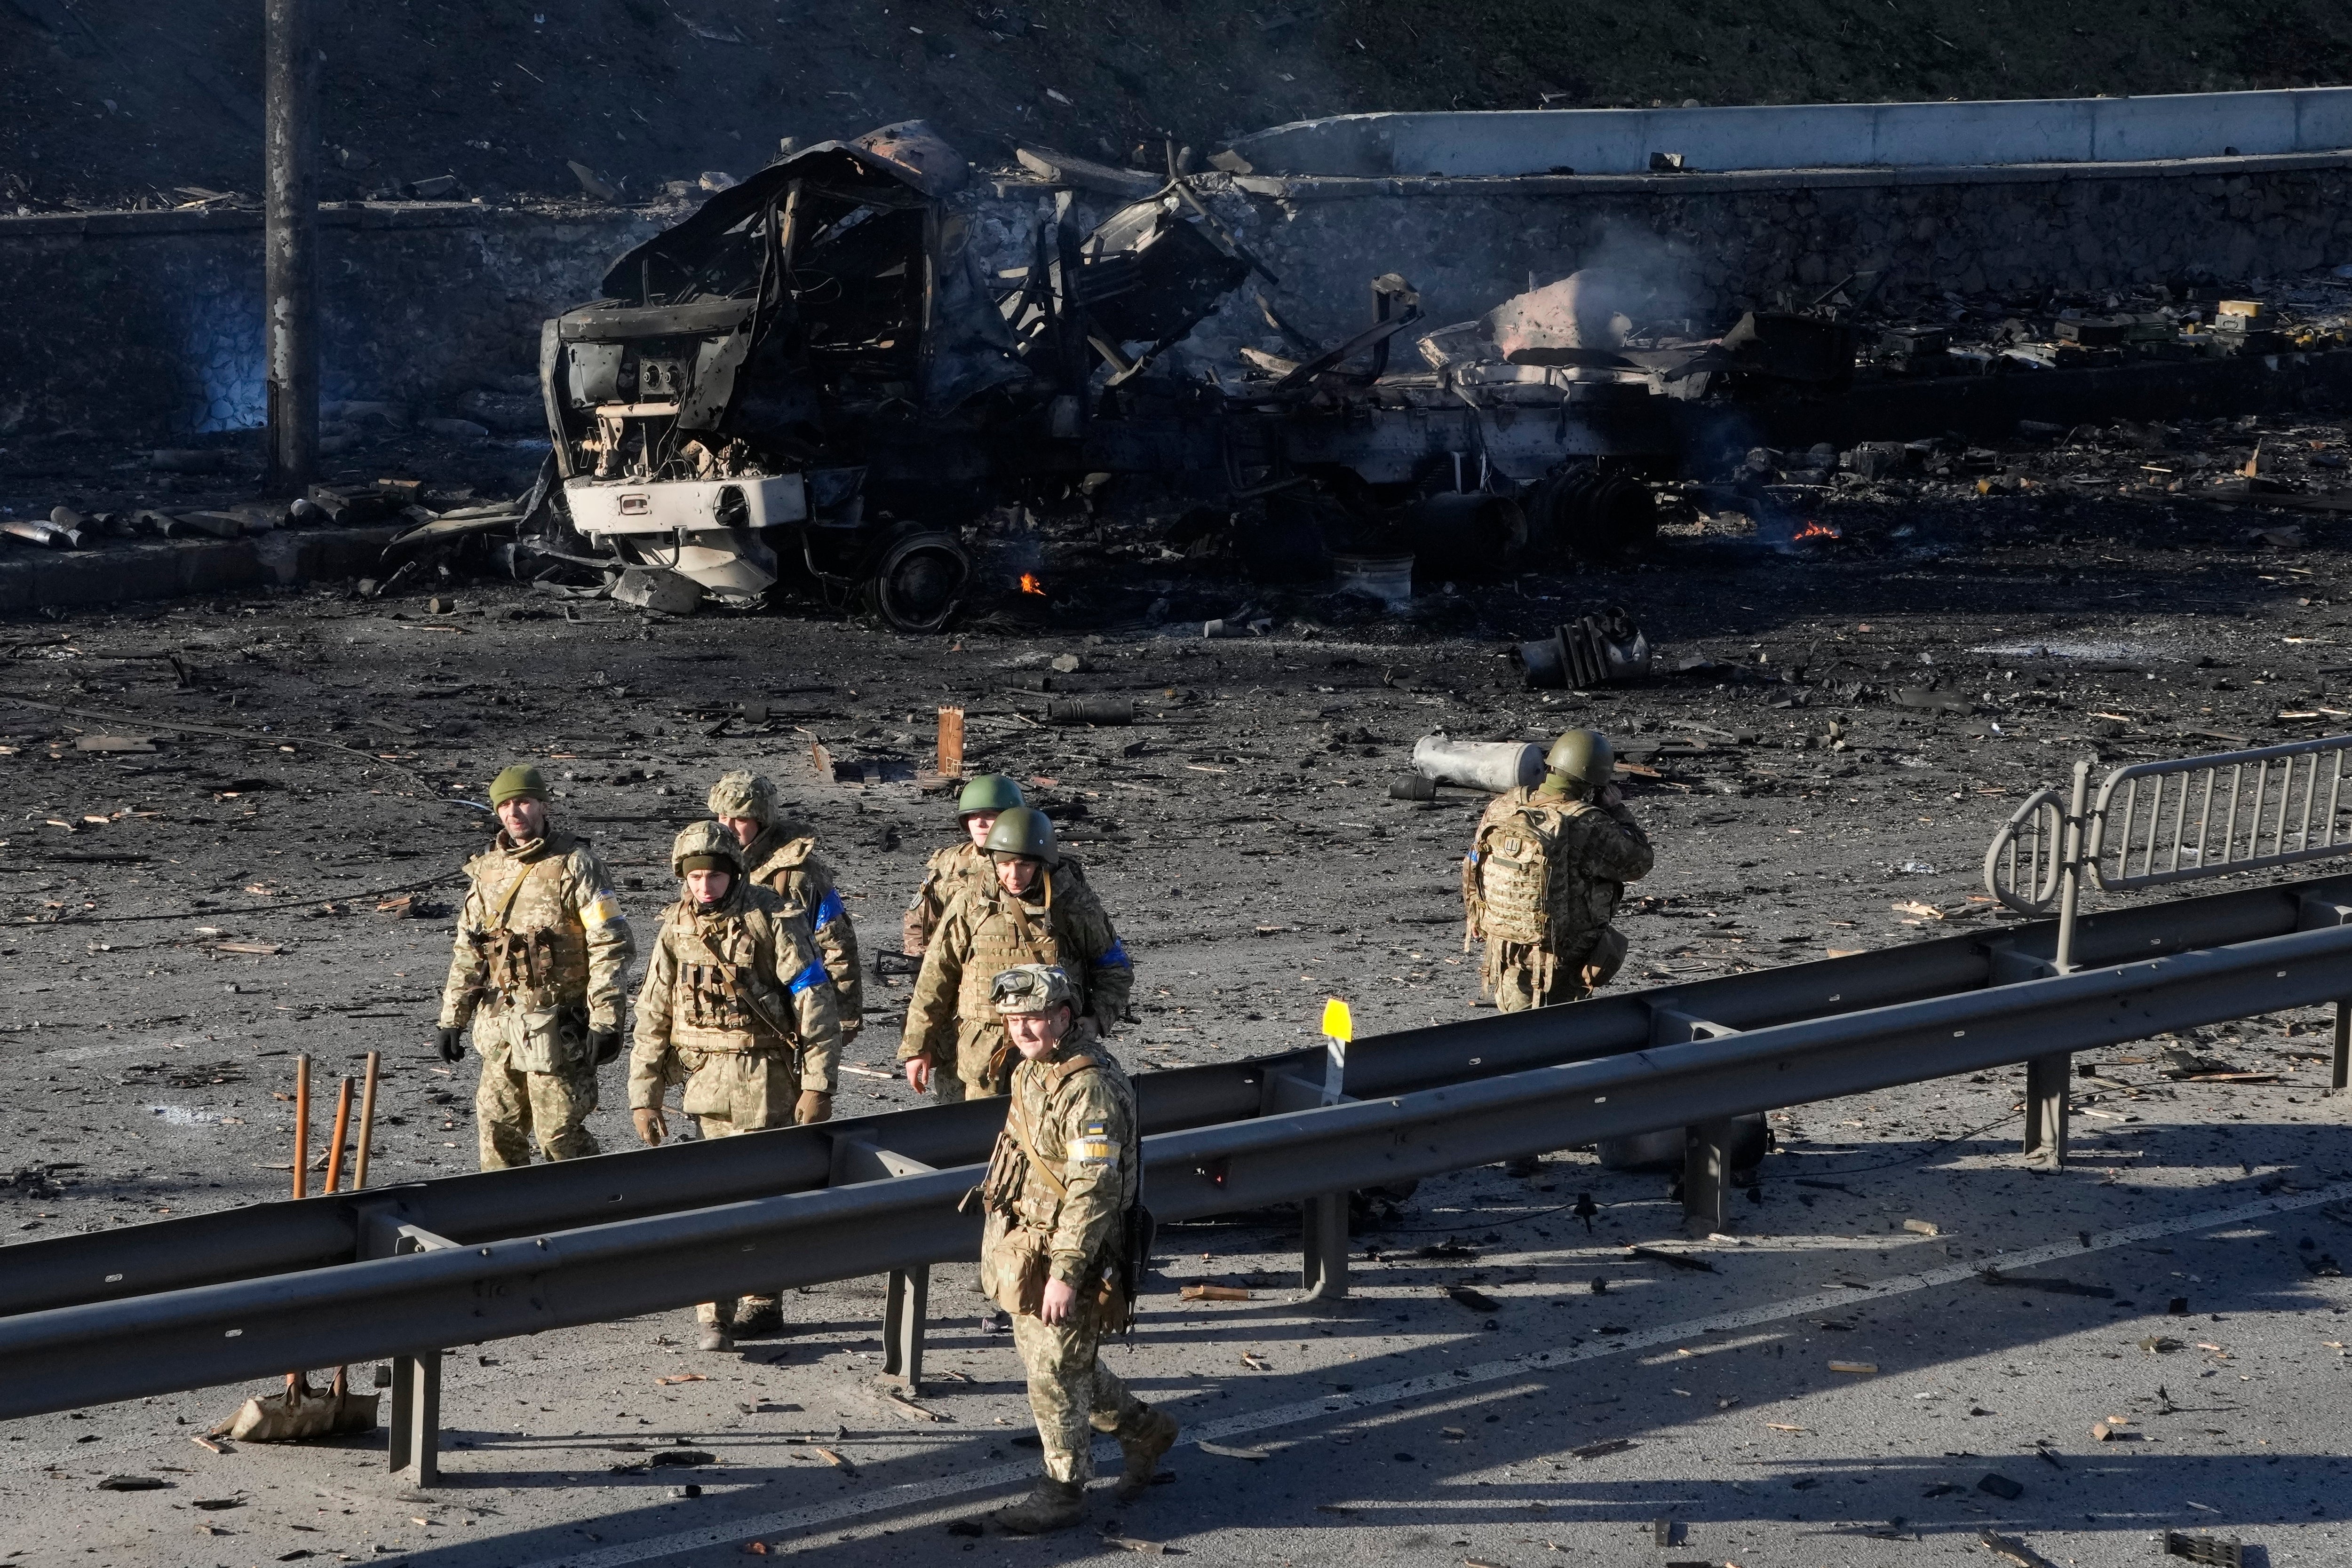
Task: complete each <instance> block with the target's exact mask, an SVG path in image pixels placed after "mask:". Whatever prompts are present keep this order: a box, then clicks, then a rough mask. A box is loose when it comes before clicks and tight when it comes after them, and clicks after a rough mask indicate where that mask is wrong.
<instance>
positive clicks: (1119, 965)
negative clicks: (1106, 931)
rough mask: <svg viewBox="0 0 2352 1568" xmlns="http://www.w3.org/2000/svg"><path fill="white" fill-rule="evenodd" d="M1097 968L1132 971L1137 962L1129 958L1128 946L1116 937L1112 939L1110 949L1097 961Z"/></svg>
mask: <svg viewBox="0 0 2352 1568" xmlns="http://www.w3.org/2000/svg"><path fill="white" fill-rule="evenodd" d="M1095 967H1097V969H1132V968H1134V967H1135V960H1134V959H1132V958H1130V957H1129V956H1127V944H1126V943H1125V942H1124V941H1121V940H1120V939H1119V938H1118V937H1116V936H1114V937H1112V938H1111V943H1110V946H1109V947H1108V948H1107V949H1105V950H1104V952H1103V956H1101V957H1099V958H1097V959H1096V960H1095Z"/></svg>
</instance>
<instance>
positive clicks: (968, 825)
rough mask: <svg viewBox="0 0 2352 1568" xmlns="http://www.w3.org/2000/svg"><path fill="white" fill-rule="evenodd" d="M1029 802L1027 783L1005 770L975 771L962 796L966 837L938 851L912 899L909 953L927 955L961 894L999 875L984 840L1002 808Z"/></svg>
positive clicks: (960, 814) (959, 817) (959, 810)
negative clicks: (1025, 790)
mask: <svg viewBox="0 0 2352 1568" xmlns="http://www.w3.org/2000/svg"><path fill="white" fill-rule="evenodd" d="M1025 804H1027V802H1026V801H1024V800H1022V798H1021V786H1020V785H1018V784H1016V783H1014V782H1013V780H1012V779H1008V778H1006V777H1005V776H1004V775H1003V774H1002V773H975V774H974V775H972V777H971V781H970V782H968V783H967V784H965V785H964V787H963V792H962V793H961V794H960V795H958V796H957V797H956V821H959V822H961V823H962V824H963V831H964V833H965V841H964V842H962V843H957V844H950V845H949V846H948V847H947V848H946V849H943V850H940V851H937V852H934V853H933V854H932V856H931V859H930V862H929V864H928V865H926V866H924V867H923V880H922V883H921V885H920V886H919V887H917V888H916V889H915V899H914V902H913V903H911V904H908V905H907V921H906V932H905V935H906V943H905V946H904V951H905V953H906V954H907V956H908V957H910V958H919V957H921V956H923V949H925V948H926V947H929V946H930V945H931V933H932V932H934V931H936V930H938V929H939V925H940V919H941V917H942V916H944V915H946V914H947V912H948V905H949V904H953V903H954V902H955V900H956V894H960V893H961V892H962V891H963V890H964V889H965V888H967V887H986V886H987V885H988V884H989V883H992V882H993V881H994V880H995V877H994V874H993V873H992V868H991V867H990V865H989V860H988V853H987V852H986V851H985V850H983V849H982V848H981V846H982V844H985V843H986V842H988V833H989V830H990V829H992V828H993V827H995V826H996V819H997V817H998V815H999V814H1000V813H1002V812H1004V811H1009V810H1012V809H1013V807H1015V806H1021V805H1025Z"/></svg>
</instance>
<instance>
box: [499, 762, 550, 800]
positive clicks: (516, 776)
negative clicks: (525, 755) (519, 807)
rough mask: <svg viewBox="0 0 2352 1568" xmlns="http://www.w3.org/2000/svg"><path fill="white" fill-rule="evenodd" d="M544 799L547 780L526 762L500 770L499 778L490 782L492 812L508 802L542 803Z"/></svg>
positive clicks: (545, 797)
mask: <svg viewBox="0 0 2352 1568" xmlns="http://www.w3.org/2000/svg"><path fill="white" fill-rule="evenodd" d="M546 799H547V780H546V779H543V778H541V776H540V771H539V769H538V768H533V767H532V766H531V765H530V763H528V762H518V763H516V764H515V765H514V766H513V767H512V768H501V769H499V776H498V777H497V778H495V779H491V780H490V806H491V809H492V810H496V809H497V808H499V807H500V806H503V805H505V804H506V803H507V802H508V801H509V800H540V801H544V800H546Z"/></svg>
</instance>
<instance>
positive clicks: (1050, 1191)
mask: <svg viewBox="0 0 2352 1568" xmlns="http://www.w3.org/2000/svg"><path fill="white" fill-rule="evenodd" d="M992 994H993V997H994V1000H995V1008H996V1013H997V1016H998V1018H999V1019H1001V1020H1002V1023H1003V1029H1004V1032H1005V1034H1006V1036H1007V1037H1008V1038H1009V1040H1011V1042H1012V1044H1013V1049H1014V1050H1016V1051H1018V1052H1019V1053H1020V1057H1021V1061H1020V1065H1019V1066H1017V1067H1015V1068H1014V1069H1013V1092H1012V1098H1013V1103H1012V1106H1011V1108H1010V1110H1009V1111H1008V1112H1007V1113H1006V1114H1005V1118H1004V1131H1003V1133H1001V1134H998V1137H997V1142H996V1152H995V1154H994V1155H993V1156H992V1158H991V1159H990V1161H989V1168H988V1178H987V1180H986V1181H985V1182H984V1183H982V1186H981V1188H980V1194H981V1200H982V1203H983V1204H985V1205H986V1207H987V1209H988V1228H987V1231H986V1234H985V1237H984V1239H983V1240H982V1244H981V1254H980V1283H981V1289H982V1290H983V1291H987V1292H988V1293H989V1294H990V1295H991V1296H992V1297H993V1298H995V1300H996V1301H997V1303H998V1304H999V1305H1000V1306H1002V1307H1003V1308H1004V1310H1005V1311H1006V1312H1010V1313H1012V1314H1013V1348H1014V1349H1016V1350H1018V1351H1019V1352H1020V1353H1021V1364H1022V1366H1023V1367H1024V1369H1026V1371H1027V1372H1028V1375H1029V1409H1030V1411H1031V1413H1032V1414H1034V1416H1036V1417H1037V1435H1038V1437H1040V1438H1041V1439H1042V1440H1043V1442H1044V1445H1045V1476H1044V1478H1043V1479H1041V1480H1039V1482H1038V1483H1037V1490H1034V1491H1033V1492H1031V1493H1030V1494H1029V1496H1028V1497H1026V1498H1024V1499H1023V1500H1021V1501H1020V1502H1018V1503H1015V1504H1013V1506H1011V1507H1009V1508H1004V1509H1000V1510H999V1511H997V1512H996V1514H995V1516H994V1517H995V1519H996V1521H997V1523H998V1524H999V1525H1001V1526H1003V1528H1004V1529H1006V1530H1009V1531H1013V1532H1015V1533H1017V1534H1022V1535H1034V1534H1038V1533H1041V1532H1043V1531H1049V1530H1062V1529H1066V1528H1067V1527H1068V1526H1070V1525H1073V1524H1076V1523H1077V1522H1078V1521H1079V1520H1080V1519H1082V1518H1084V1517H1085V1514H1086V1485H1087V1479H1089V1478H1090V1477H1091V1476H1092V1475H1093V1474H1094V1451H1093V1450H1094V1435H1095V1433H1097V1432H1108V1433H1111V1434H1112V1435H1114V1436H1115V1437H1118V1446H1119V1448H1120V1449H1121V1450H1122V1451H1123V1452H1124V1453H1125V1454H1126V1456H1127V1468H1126V1470H1125V1472H1124V1473H1123V1474H1122V1475H1121V1476H1120V1477H1119V1481H1118V1500H1120V1501H1121V1502H1133V1501H1135V1500H1137V1499H1139V1498H1140V1497H1141V1496H1142V1495H1143V1492H1144V1489H1145V1488H1147V1487H1149V1486H1150V1484H1151V1475H1152V1471H1153V1469H1155V1468H1157V1466H1158V1465H1159V1463H1160V1457H1161V1456H1162V1455H1164V1454H1166V1453H1167V1452H1168V1449H1169V1448H1170V1447H1171V1445H1172V1444H1173V1443H1174V1442H1175V1441H1176V1432H1177V1427H1176V1422H1175V1420H1174V1418H1173V1417H1171V1416H1169V1415H1168V1414H1167V1413H1166V1412H1165V1411H1161V1410H1155V1409H1153V1408H1152V1407H1151V1406H1149V1405H1146V1404H1144V1403H1143V1402H1142V1401H1141V1400H1139V1399H1138V1398H1137V1397H1136V1396H1134V1395H1132V1394H1130V1393H1129V1392H1128V1391H1127V1385H1124V1384H1122V1383H1121V1382H1119V1380H1118V1378H1117V1377H1116V1376H1114V1375H1112V1374H1111V1373H1110V1372H1109V1371H1108V1369H1107V1368H1105V1367H1103V1366H1102V1365H1101V1364H1099V1363H1098V1361H1097V1352H1098V1349H1099V1346H1100V1344H1101V1342H1102V1336H1103V1335H1104V1334H1106V1333H1120V1332H1122V1331H1123V1330H1125V1328H1126V1327H1127V1325H1128V1324H1129V1322H1130V1321H1132V1319H1133V1316H1134V1310H1135V1289H1136V1285H1137V1283H1138V1281H1137V1279H1136V1277H1135V1275H1136V1270H1137V1268H1138V1267H1139V1260H1138V1259H1136V1257H1135V1256H1134V1249H1133V1247H1132V1246H1131V1244H1130V1239H1129V1235H1130V1218H1131V1217H1132V1215H1133V1212H1134V1210H1135V1207H1136V1203H1137V1199H1138V1197H1139V1191H1140V1187H1141V1185H1142V1176H1143V1172H1142V1159H1141V1147H1140V1145H1139V1142H1138V1139H1139V1134H1138V1133H1137V1130H1136V1114H1135V1089H1134V1086H1133V1085H1131V1084H1130V1083H1129V1082H1128V1079H1127V1074H1126V1072H1124V1071H1121V1070H1120V1068H1119V1065H1118V1061H1115V1060H1114V1059H1113V1058H1112V1056H1111V1054H1110V1052H1109V1051H1108V1050H1107V1049H1105V1048H1104V1047H1103V1046H1102V1045H1101V1044H1100V1043H1099V1042H1098V1041H1097V1040H1092V1039H1087V1038H1084V1037H1082V1036H1081V1035H1080V1034H1079V1032H1078V1030H1077V1027H1076V1024H1077V1019H1076V998H1075V996H1074V994H1073V993H1072V991H1071V989H1070V982H1069V978H1068V977H1067V976H1066V975H1064V974H1063V973H1062V971H1061V970H1060V969H1059V968H1057V967H1054V966H1052V965H1048V964H1024V965H1022V966H1020V967H1017V968H1013V969H1008V970H1006V971H1004V972H1003V973H1002V974H1000V975H998V976H997V977H995V983H994V985H993V987H992Z"/></svg>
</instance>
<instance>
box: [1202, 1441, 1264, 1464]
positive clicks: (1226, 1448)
mask: <svg viewBox="0 0 2352 1568" xmlns="http://www.w3.org/2000/svg"><path fill="white" fill-rule="evenodd" d="M1198 1447H1199V1448H1200V1450H1201V1451H1202V1453H1204V1454H1214V1455H1216V1456H1217V1457H1218V1458H1225V1459H1265V1458H1273V1456H1272V1455H1270V1454H1268V1453H1267V1452H1266V1451H1265V1449H1264V1448H1234V1447H1232V1446H1230V1445H1227V1444H1224V1443H1212V1442H1209V1441H1207V1440H1206V1439H1205V1438H1204V1439H1202V1442H1201V1443H1200V1444H1199V1445H1198Z"/></svg>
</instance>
